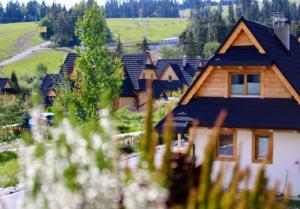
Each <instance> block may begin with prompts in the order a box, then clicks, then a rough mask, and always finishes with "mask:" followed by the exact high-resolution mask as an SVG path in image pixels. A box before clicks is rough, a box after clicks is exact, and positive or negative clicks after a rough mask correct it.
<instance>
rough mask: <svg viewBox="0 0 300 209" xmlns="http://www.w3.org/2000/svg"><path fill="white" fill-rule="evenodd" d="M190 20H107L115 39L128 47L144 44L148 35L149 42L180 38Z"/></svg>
mask: <svg viewBox="0 0 300 209" xmlns="http://www.w3.org/2000/svg"><path fill="white" fill-rule="evenodd" d="M187 23H188V20H186V19H179V18H144V19H143V18H114V19H107V25H108V27H109V29H110V30H111V32H112V34H113V37H114V38H118V36H120V39H121V41H122V42H123V43H125V45H126V46H128V45H129V46H130V45H135V44H137V43H140V42H142V39H143V37H144V34H145V30H144V28H145V27H144V25H146V28H147V29H146V34H147V38H148V41H149V42H159V41H161V40H163V39H165V38H168V37H174V36H175V37H178V36H179V35H180V34H181V33H182V32H183V31H184V29H185V28H186V25H187Z"/></svg>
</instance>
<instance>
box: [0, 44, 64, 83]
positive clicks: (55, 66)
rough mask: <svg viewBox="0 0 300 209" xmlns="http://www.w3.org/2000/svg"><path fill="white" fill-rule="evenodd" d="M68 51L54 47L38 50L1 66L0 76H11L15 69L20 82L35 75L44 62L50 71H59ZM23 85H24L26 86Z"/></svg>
mask: <svg viewBox="0 0 300 209" xmlns="http://www.w3.org/2000/svg"><path fill="white" fill-rule="evenodd" d="M66 55H67V53H66V52H62V51H57V50H53V49H45V50H42V51H38V52H36V53H34V54H32V55H31V56H29V57H27V58H25V59H23V60H20V61H17V62H14V63H12V64H10V65H7V66H4V67H2V68H0V76H10V75H11V73H12V72H13V71H15V72H16V74H17V76H18V77H19V81H20V84H21V85H22V84H24V85H26V84H25V83H24V82H25V81H26V79H27V78H29V77H32V76H34V75H35V72H36V67H37V65H38V64H40V63H42V64H44V65H46V66H47V68H48V73H57V72H58V71H59V70H60V66H61V65H62V63H63V62H64V60H65V58H66ZM24 85H23V86H24Z"/></svg>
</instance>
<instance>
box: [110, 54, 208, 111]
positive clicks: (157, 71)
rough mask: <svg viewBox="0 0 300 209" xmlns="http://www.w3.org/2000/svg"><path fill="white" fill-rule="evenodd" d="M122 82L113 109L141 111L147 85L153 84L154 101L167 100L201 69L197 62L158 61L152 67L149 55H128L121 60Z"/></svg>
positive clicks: (182, 60)
mask: <svg viewBox="0 0 300 209" xmlns="http://www.w3.org/2000/svg"><path fill="white" fill-rule="evenodd" d="M122 61H123V65H124V81H123V85H122V87H121V93H120V96H119V98H118V100H117V101H116V102H115V106H116V108H120V107H126V108H128V109H130V110H132V111H136V110H144V108H145V106H146V103H147V94H146V86H147V85H146V83H147V81H149V80H150V81H151V82H152V89H153V98H154V99H159V98H167V97H168V96H171V95H172V92H174V91H177V90H180V89H181V90H182V89H183V88H184V86H189V85H190V84H191V83H192V82H193V78H194V76H195V75H196V74H197V72H199V69H200V68H201V67H202V66H203V64H202V60H201V59H200V58H199V59H187V58H186V57H184V58H183V59H160V60H158V61H157V62H156V64H154V62H153V60H152V58H151V56H150V54H148V53H144V54H127V55H124V56H123V57H122Z"/></svg>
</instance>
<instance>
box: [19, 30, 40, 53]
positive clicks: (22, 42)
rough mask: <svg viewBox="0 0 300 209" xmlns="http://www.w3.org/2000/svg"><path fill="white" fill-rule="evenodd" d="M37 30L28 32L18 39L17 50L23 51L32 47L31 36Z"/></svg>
mask: <svg viewBox="0 0 300 209" xmlns="http://www.w3.org/2000/svg"><path fill="white" fill-rule="evenodd" d="M34 34H35V32H30V33H26V34H24V35H23V36H21V37H20V38H19V39H18V42H17V43H16V45H15V46H14V48H15V50H16V51H17V52H20V51H21V52H23V51H25V50H27V49H29V48H30V47H31V37H32V36H33V35H34Z"/></svg>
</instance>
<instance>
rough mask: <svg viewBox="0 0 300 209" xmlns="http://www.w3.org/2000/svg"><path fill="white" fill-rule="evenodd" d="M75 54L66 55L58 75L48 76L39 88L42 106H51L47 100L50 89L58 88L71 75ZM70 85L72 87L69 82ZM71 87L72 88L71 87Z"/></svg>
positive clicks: (71, 83) (50, 102)
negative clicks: (42, 101)
mask: <svg viewBox="0 0 300 209" xmlns="http://www.w3.org/2000/svg"><path fill="white" fill-rule="evenodd" d="M77 57H78V56H77V54H75V53H68V55H67V57H66V59H65V61H64V64H62V66H61V69H60V71H59V73H58V74H48V75H47V76H46V77H45V78H44V80H43V82H42V85H41V87H40V93H41V96H42V97H43V100H44V104H45V105H46V106H49V105H52V101H50V100H49V99H48V98H47V92H48V91H49V90H51V89H55V88H59V87H60V86H62V85H63V84H64V82H65V79H66V76H67V75H69V74H70V73H71V70H72V69H73V67H74V64H75V61H76V59H77ZM70 85H73V82H70ZM71 87H73V86H71Z"/></svg>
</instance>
